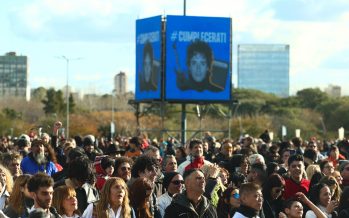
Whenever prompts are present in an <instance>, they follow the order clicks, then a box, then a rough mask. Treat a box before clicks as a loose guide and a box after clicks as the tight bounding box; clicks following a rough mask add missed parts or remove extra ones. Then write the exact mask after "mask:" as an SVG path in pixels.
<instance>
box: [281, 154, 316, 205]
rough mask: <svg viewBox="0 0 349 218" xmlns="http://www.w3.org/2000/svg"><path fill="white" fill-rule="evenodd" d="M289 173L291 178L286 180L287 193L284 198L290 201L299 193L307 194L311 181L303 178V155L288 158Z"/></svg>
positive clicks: (285, 192)
mask: <svg viewBox="0 0 349 218" xmlns="http://www.w3.org/2000/svg"><path fill="white" fill-rule="evenodd" d="M288 172H289V175H290V178H286V179H285V184H286V185H285V191H284V194H283V197H284V199H285V200H288V199H290V198H292V197H294V196H295V194H296V193H297V192H302V193H303V194H305V195H306V194H307V193H308V191H309V185H310V181H309V180H307V179H304V178H303V174H304V160H303V156H302V155H298V154H296V155H292V156H291V157H290V158H288Z"/></svg>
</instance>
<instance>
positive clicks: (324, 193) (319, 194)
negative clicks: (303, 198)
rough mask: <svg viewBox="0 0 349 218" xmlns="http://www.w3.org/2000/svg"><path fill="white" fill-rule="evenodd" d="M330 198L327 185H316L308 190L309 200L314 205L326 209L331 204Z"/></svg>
mask: <svg viewBox="0 0 349 218" xmlns="http://www.w3.org/2000/svg"><path fill="white" fill-rule="evenodd" d="M331 197H332V194H331V190H330V188H329V187H328V185H326V184H324V183H317V184H315V185H313V186H312V187H311V188H310V190H309V200H311V202H313V203H314V204H315V205H321V206H323V207H327V205H328V204H329V203H330V202H331Z"/></svg>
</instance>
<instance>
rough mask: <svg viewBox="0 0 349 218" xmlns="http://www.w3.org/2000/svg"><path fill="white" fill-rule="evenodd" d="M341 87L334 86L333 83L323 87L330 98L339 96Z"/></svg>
mask: <svg viewBox="0 0 349 218" xmlns="http://www.w3.org/2000/svg"><path fill="white" fill-rule="evenodd" d="M341 90H342V89H341V87H340V86H335V85H329V86H328V87H326V88H325V92H326V93H327V94H328V95H329V96H330V97H332V98H339V97H341Z"/></svg>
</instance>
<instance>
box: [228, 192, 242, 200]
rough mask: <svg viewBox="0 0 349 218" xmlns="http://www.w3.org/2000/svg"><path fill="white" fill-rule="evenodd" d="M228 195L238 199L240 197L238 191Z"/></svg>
mask: <svg viewBox="0 0 349 218" xmlns="http://www.w3.org/2000/svg"><path fill="white" fill-rule="evenodd" d="M230 197H231V198H234V199H239V198H240V194H239V193H234V194H232V195H231V196H230Z"/></svg>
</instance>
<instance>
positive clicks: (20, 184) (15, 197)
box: [8, 174, 31, 215]
mask: <svg viewBox="0 0 349 218" xmlns="http://www.w3.org/2000/svg"><path fill="white" fill-rule="evenodd" d="M30 178H31V175H29V174H24V175H20V176H18V177H17V179H16V181H15V184H14V186H13V192H12V193H11V195H10V198H9V203H8V204H9V206H10V207H12V209H13V210H14V211H15V212H16V213H17V214H18V215H22V214H23V212H24V198H25V195H24V192H23V191H22V190H21V189H24V188H25V185H26V184H27V183H28V181H29V179H30Z"/></svg>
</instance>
